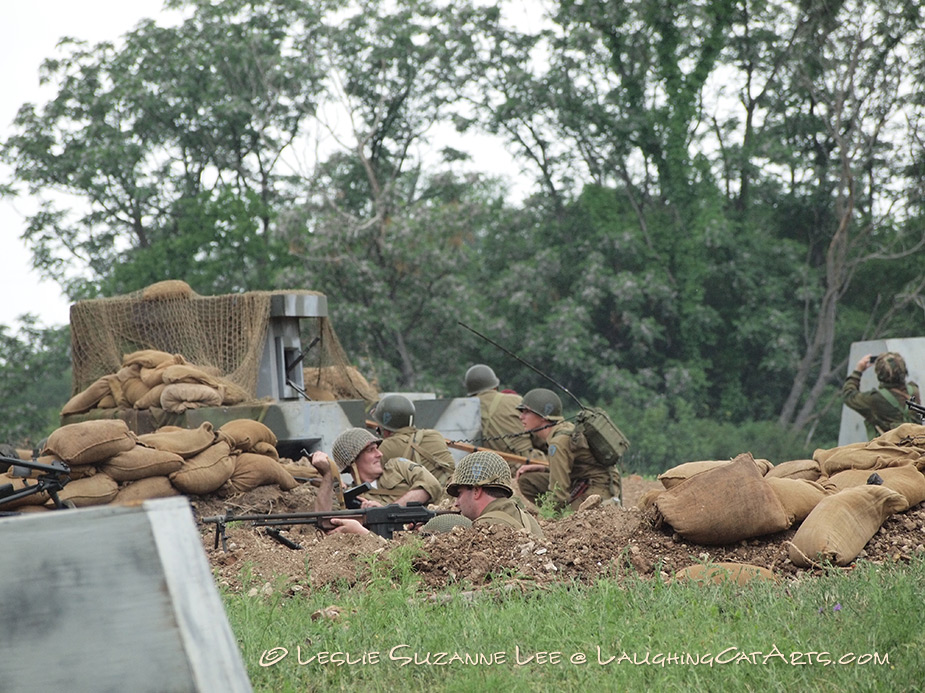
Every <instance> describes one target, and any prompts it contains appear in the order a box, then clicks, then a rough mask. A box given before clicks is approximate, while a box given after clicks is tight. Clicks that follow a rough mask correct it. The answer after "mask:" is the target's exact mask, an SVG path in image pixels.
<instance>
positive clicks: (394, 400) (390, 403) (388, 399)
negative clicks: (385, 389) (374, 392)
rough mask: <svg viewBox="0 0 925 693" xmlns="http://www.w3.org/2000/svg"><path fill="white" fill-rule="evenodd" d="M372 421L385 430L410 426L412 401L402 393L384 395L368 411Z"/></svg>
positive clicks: (412, 415) (412, 411) (412, 417)
mask: <svg viewBox="0 0 925 693" xmlns="http://www.w3.org/2000/svg"><path fill="white" fill-rule="evenodd" d="M369 415H370V416H371V417H372V419H373V421H375V422H376V423H377V424H379V425H380V426H382V427H383V428H384V429H386V430H387V431H397V430H398V429H399V428H405V427H406V426H410V425H411V422H412V421H413V420H414V403H413V402H412V401H411V400H410V399H408V398H407V397H405V396H404V395H386V396H385V397H383V398H382V399H381V400H379V402H377V403H376V406H375V407H374V408H373V410H372V411H371V412H370V413H369Z"/></svg>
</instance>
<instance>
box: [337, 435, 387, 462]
mask: <svg viewBox="0 0 925 693" xmlns="http://www.w3.org/2000/svg"><path fill="white" fill-rule="evenodd" d="M381 442H382V438H379V437H378V436H374V435H373V434H372V433H370V432H369V431H367V430H366V429H365V428H348V429H347V430H346V431H344V432H343V433H341V434H340V435H339V436H337V438H336V439H335V440H334V444H333V445H332V446H331V456H332V457H333V458H334V463H335V464H336V465H337V470H338V471H340V472H342V471H344V470H345V469H346V468H347V467H349V466H350V465H351V464H353V463H354V462H356V459H357V457H359V455H360V453H361V452H363V449H364V448H365V447H366V446H367V445H369V444H370V443H376V444H377V445H378V444H379V443H381Z"/></svg>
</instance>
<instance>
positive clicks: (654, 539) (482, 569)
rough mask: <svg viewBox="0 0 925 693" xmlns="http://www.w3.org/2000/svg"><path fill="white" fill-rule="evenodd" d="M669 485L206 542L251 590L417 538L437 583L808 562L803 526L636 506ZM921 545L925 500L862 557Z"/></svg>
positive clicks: (384, 561) (783, 568)
mask: <svg viewBox="0 0 925 693" xmlns="http://www.w3.org/2000/svg"><path fill="white" fill-rule="evenodd" d="M661 488H662V485H661V483H660V482H657V481H646V480H644V479H642V478H641V477H638V476H629V477H627V478H625V479H624V506H625V507H624V508H620V507H619V506H603V507H596V508H591V509H587V510H581V511H578V512H576V513H573V514H572V515H569V516H568V517H565V518H563V519H560V520H555V521H549V520H540V524H541V525H542V527H543V531H544V532H545V534H546V537H545V539H542V540H537V539H533V538H531V537H528V536H526V535H523V534H518V533H516V532H513V531H511V530H509V529H507V528H506V527H498V526H491V527H484V528H473V529H465V530H464V529H459V528H457V529H454V530H453V531H452V532H450V533H447V534H441V535H435V536H429V537H421V536H420V535H418V534H416V533H414V532H402V533H399V534H396V536H395V538H394V539H392V540H389V541H387V540H384V539H381V538H379V537H377V536H374V535H369V536H350V535H337V536H324V535H323V534H321V533H320V532H318V531H317V530H316V529H314V528H313V527H304V526H303V527H294V528H292V530H291V531H289V532H288V533H287V536H289V537H290V538H291V539H292V540H294V541H296V542H298V543H299V544H300V545H302V547H303V549H302V550H292V549H289V548H287V547H285V546H283V545H282V544H280V543H278V542H276V541H274V540H273V539H271V538H270V537H268V536H266V534H264V533H263V530H262V529H259V528H253V527H248V526H246V525H245V523H240V524H236V525H234V526H231V527H229V528H228V530H227V537H228V544H227V550H223V549H222V547H221V546H219V547H218V548H215V546H214V525H204V526H202V534H203V545H204V547H205V548H206V552H207V554H208V557H209V561H210V562H211V564H212V566H213V569H214V571H215V573H216V577H217V580H218V582H219V584H221V585H223V586H225V587H227V588H228V589H230V590H231V591H241V590H245V589H246V590H249V591H252V592H254V593H256V592H259V591H260V590H265V591H267V592H271V591H275V590H277V589H283V590H286V591H289V592H292V593H295V592H298V591H301V590H303V589H310V588H318V587H321V586H335V585H353V584H358V583H359V584H363V583H367V582H368V581H369V580H370V579H371V578H372V577H373V576H375V575H376V574H377V573H378V574H382V571H383V570H387V569H388V567H389V566H390V565H391V562H392V561H391V559H392V557H393V555H395V553H394V552H396V551H402V550H407V547H408V546H409V545H414V546H420V550H419V551H418V552H417V553H416V556H417V557H416V558H415V559H414V561H413V567H414V571H415V572H416V573H417V574H418V575H419V576H420V578H421V580H422V581H423V583H424V584H425V585H427V586H428V587H430V588H433V589H440V588H443V587H446V586H447V585H450V584H460V585H464V586H470V585H471V586H474V587H479V586H484V585H488V584H493V585H498V584H505V585H516V586H518V587H526V586H531V585H532V586H539V587H542V586H544V585H549V584H550V583H553V582H571V581H578V582H591V581H594V580H596V579H598V578H601V577H617V578H619V577H621V576H626V575H638V576H641V577H643V578H654V577H656V576H660V577H661V578H663V579H667V578H669V577H671V576H672V575H674V574H675V573H676V572H677V571H678V570H680V569H682V568H684V567H686V566H689V565H691V564H694V563H703V562H707V561H710V562H713V563H719V562H733V563H745V564H750V565H756V566H761V567H764V568H768V569H770V570H771V571H773V572H774V573H775V574H776V575H777V576H778V577H779V578H780V579H784V580H788V579H795V578H797V577H800V576H803V575H807V574H812V572H813V571H806V570H804V569H802V568H797V567H796V566H795V565H793V563H791V562H790V560H789V558H788V553H787V549H788V541H789V540H790V539H791V538H792V536H793V534H794V532H795V531H796V530H795V529H790V530H787V531H784V532H779V533H777V534H772V535H768V536H764V537H760V538H757V539H750V540H747V541H742V542H739V543H737V544H734V545H731V546H701V545H697V544H692V543H689V542H687V541H685V540H683V539H681V538H680V537H679V536H678V535H677V534H674V533H673V532H672V530H671V529H670V528H669V527H658V526H657V522H656V518H655V516H654V513H653V511H652V510H649V509H640V508H639V507H637V503H638V502H639V500H640V498H642V496H643V495H644V494H645V493H646V492H647V491H650V490H652V489H661ZM314 493H315V492H314V488H313V487H312V486H311V485H309V484H304V485H303V486H300V487H299V488H296V489H294V490H293V491H289V492H282V491H280V490H279V488H277V487H276V486H263V487H260V488H258V489H256V490H255V491H251V492H249V493H246V494H241V495H239V496H235V497H232V498H199V499H195V500H193V501H192V503H193V506H194V510H195V511H196V513H197V514H198V516H200V517H208V516H210V515H220V514H222V513H224V512H225V511H226V510H231V511H233V512H235V513H238V514H240V513H264V512H276V513H286V512H304V511H307V510H311V509H312V502H313V500H314ZM917 552H918V553H921V552H925V504H920V505H918V506H916V507H915V508H913V509H911V510H908V511H906V512H905V513H901V514H897V515H894V516H893V517H891V518H890V519H888V520H887V521H886V522H885V523H884V525H883V526H882V527H881V529H880V530H879V531H878V533H877V534H876V535H875V536H874V537H873V538H872V539H871V540H870V542H869V543H868V544H867V546H866V547H865V549H864V551H862V553H861V555H860V556H859V557H858V560H865V561H872V562H875V563H885V562H902V561H906V560H908V559H909V558H910V557H911V556H912V555H913V554H915V553H917ZM847 569H848V570H850V567H849V568H847Z"/></svg>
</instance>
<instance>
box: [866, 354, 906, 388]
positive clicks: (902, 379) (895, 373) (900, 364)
mask: <svg viewBox="0 0 925 693" xmlns="http://www.w3.org/2000/svg"><path fill="white" fill-rule="evenodd" d="M874 373H876V374H877V380H879V381H880V382H881V383H883V384H884V385H905V384H906V376H907V375H908V373H909V372H908V371H907V370H906V361H905V359H904V358H903V357H902V356H900V355H899V354H897V353H896V352H895V351H887V352H884V353H882V354H880V355H879V356H878V357H877V360H876V361H874Z"/></svg>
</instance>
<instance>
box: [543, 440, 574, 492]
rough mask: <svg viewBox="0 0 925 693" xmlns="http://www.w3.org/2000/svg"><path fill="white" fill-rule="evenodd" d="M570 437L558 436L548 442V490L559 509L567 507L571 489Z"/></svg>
mask: <svg viewBox="0 0 925 693" xmlns="http://www.w3.org/2000/svg"><path fill="white" fill-rule="evenodd" d="M569 443H570V437H569V436H568V435H558V436H555V437H554V438H551V439H550V441H549V456H548V457H549V489H550V490H551V491H552V492H553V500H554V501H555V503H556V505H557V506H559V507H562V506H565V505H568V498H569V492H570V491H571V488H572V462H573V461H574V460H573V459H572V454H571V450H570V445H569Z"/></svg>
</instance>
